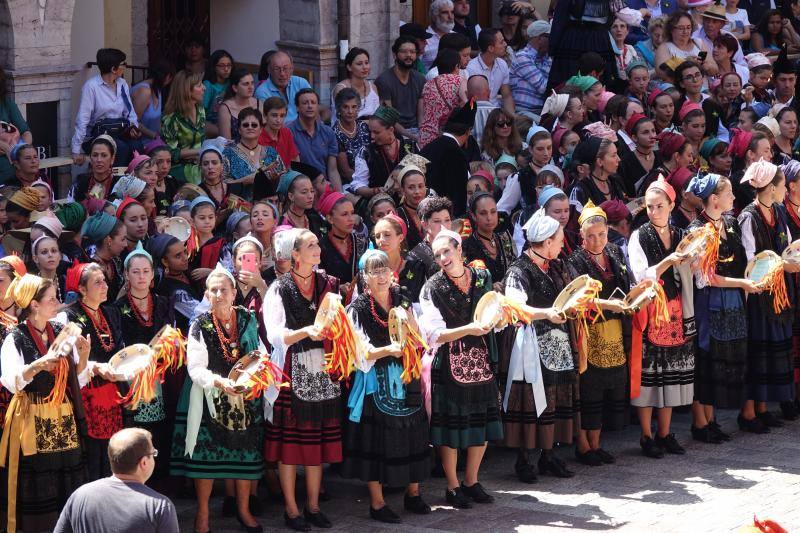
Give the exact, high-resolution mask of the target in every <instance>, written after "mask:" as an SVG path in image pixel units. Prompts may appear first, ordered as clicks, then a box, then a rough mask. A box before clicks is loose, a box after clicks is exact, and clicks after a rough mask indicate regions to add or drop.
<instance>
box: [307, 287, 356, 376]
mask: <svg viewBox="0 0 800 533" xmlns="http://www.w3.org/2000/svg"><path fill="white" fill-rule="evenodd" d="M314 327H315V328H316V329H317V331H318V332H319V334H320V336H322V337H324V338H326V339H328V340H329V341H331V345H332V347H331V351H330V352H328V353H326V354H325V361H326V367H325V369H326V370H327V371H328V373H330V374H331V376H333V377H334V378H335V379H337V380H339V381H343V380H345V379H347V378H348V377H349V376H350V374H351V373H352V372H353V371H354V370H355V368H356V365H355V354H356V335H355V332H354V331H353V325H352V324H351V323H350V319H349V318H347V313H346V312H345V310H344V306H343V305H342V297H341V296H340V295H338V294H334V293H332V292H329V293H327V294H326V295H325V297H324V298H323V299H322V303H321V304H320V306H319V309H318V310H317V316H316V318H315V319H314Z"/></svg>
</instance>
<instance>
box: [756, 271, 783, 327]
mask: <svg viewBox="0 0 800 533" xmlns="http://www.w3.org/2000/svg"><path fill="white" fill-rule="evenodd" d="M759 285H761V286H763V287H764V288H766V289H767V290H768V291H769V293H770V294H771V295H772V309H773V310H774V311H775V314H776V315H779V314H781V312H782V311H783V310H784V309H788V308H789V305H790V304H789V293H788V291H787V289H786V277H785V276H784V274H783V263H782V262H781V263H777V264H776V265H775V266H773V267H772V268H771V269H770V270H769V272H768V273H767V275H766V276H765V277H764V279H762V280H761V282H760V283H759Z"/></svg>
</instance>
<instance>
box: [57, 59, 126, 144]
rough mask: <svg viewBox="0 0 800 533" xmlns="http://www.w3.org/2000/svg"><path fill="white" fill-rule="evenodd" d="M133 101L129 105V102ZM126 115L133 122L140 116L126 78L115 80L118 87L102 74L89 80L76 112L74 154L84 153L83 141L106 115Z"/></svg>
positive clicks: (82, 92)
mask: <svg viewBox="0 0 800 533" xmlns="http://www.w3.org/2000/svg"><path fill="white" fill-rule="evenodd" d="M126 99H127V103H128V104H129V105H130V109H128V107H127V106H126ZM119 117H127V118H128V120H130V121H131V124H133V125H134V126H138V125H139V119H138V118H137V116H136V111H135V110H134V109H133V103H132V102H131V90H130V88H129V87H128V82H126V81H125V79H124V78H119V79H118V80H117V81H116V89H115V88H114V87H111V86H110V85H108V84H107V83H106V82H104V81H103V78H101V77H100V74H98V75H96V76H93V77H91V78H89V79H88V80H86V83H84V84H83V88H82V89H81V103H80V106H79V107H78V114H77V115H76V116H75V134H74V135H73V136H72V143H71V149H72V153H73V154H79V153H81V144H82V143H83V141H84V140H86V137H87V135H89V130H90V129H91V127H92V126H93V125H94V124H96V123H97V121H99V120H101V119H104V118H119Z"/></svg>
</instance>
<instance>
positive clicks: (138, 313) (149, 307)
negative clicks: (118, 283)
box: [125, 292, 155, 328]
mask: <svg viewBox="0 0 800 533" xmlns="http://www.w3.org/2000/svg"><path fill="white" fill-rule="evenodd" d="M125 296H126V298H128V303H129V304H130V305H131V309H132V310H133V316H134V317H135V318H136V321H137V322H138V323H139V325H140V326H144V327H146V328H149V327H151V326H152V325H153V307H155V306H154V304H153V295H152V294H150V292H148V293H147V311H146V312H147V316H148V317H149V318H148V319H145V318H144V317H143V316H142V312H141V311H140V310H139V308H138V307H137V306H136V302H134V301H133V298H132V296H131V293H130V292H128V293H127V294H126V295H125Z"/></svg>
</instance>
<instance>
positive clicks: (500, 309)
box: [473, 291, 533, 329]
mask: <svg viewBox="0 0 800 533" xmlns="http://www.w3.org/2000/svg"><path fill="white" fill-rule="evenodd" d="M473 320H474V321H475V322H477V323H478V324H480V325H481V326H482V327H483V328H485V329H489V328H504V327H505V326H508V325H516V324H526V325H527V324H530V323H531V321H532V320H533V312H532V311H531V309H530V307H528V306H526V305H524V304H519V303H517V302H515V301H513V300H512V299H510V298H508V297H506V296H505V295H503V294H500V293H499V292H496V291H489V292H487V293H486V294H484V295H483V296H481V299H480V300H478V304H477V305H476V306H475V312H474V314H473Z"/></svg>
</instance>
